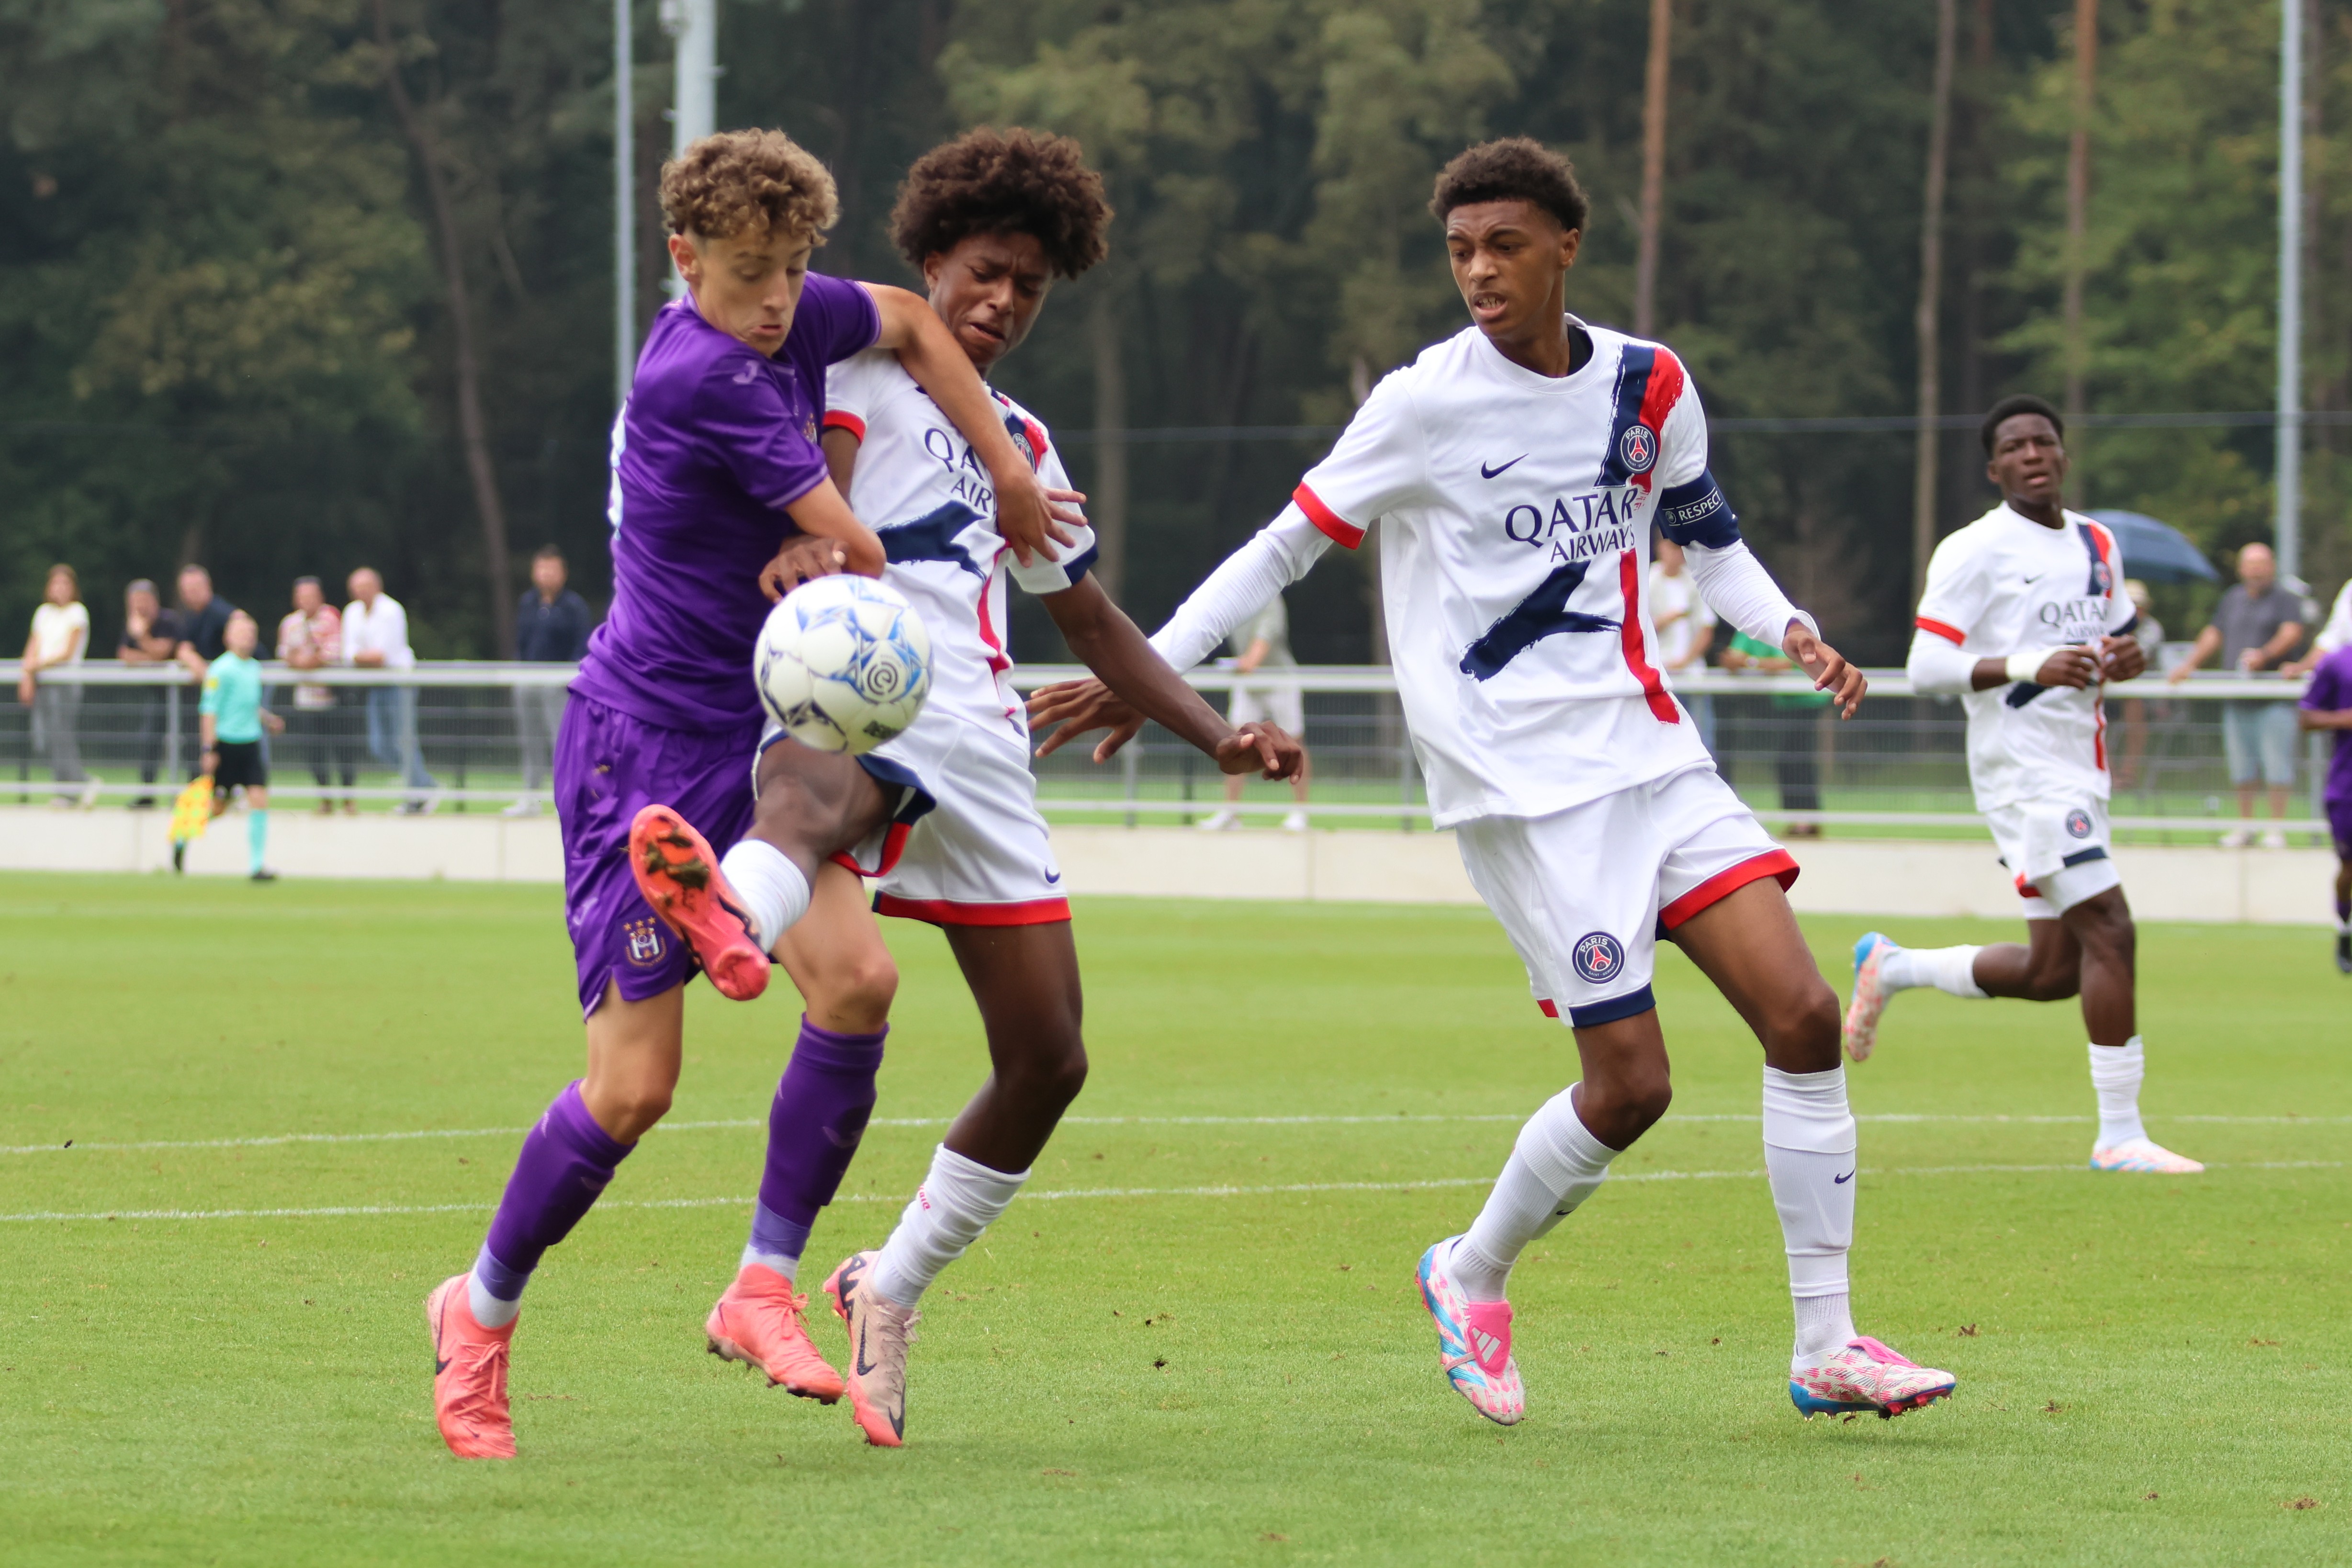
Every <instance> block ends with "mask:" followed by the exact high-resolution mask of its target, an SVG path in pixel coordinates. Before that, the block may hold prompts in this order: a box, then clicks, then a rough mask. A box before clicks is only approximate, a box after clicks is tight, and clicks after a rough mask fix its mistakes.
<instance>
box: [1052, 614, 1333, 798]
mask: <svg viewBox="0 0 2352 1568" xmlns="http://www.w3.org/2000/svg"><path fill="white" fill-rule="evenodd" d="M1044 604H1045V608H1046V610H1047V612H1048V613H1049V614H1051V615H1052V616H1053V617H1054V624H1055V626H1059V627H1060V628H1061V631H1062V637H1063V639H1064V640H1065V641H1066V642H1067V643H1068V644H1069V645H1070V651H1071V652H1072V653H1075V654H1076V655H1077V656H1078V658H1079V659H1080V660H1081V661H1083V662H1084V663H1085V664H1086V666H1087V668H1089V669H1091V670H1093V671H1094V672H1095V674H1096V675H1097V677H1099V678H1100V679H1101V682H1102V686H1103V688H1104V689H1105V690H1106V691H1107V692H1108V693H1109V694H1110V696H1111V697H1112V698H1113V699H1114V700H1117V701H1118V702H1121V703H1123V704H1124V705H1126V707H1127V709H1128V710H1129V711H1130V712H1131V714H1132V715H1133V716H1134V717H1133V719H1132V721H1131V723H1130V725H1129V728H1128V730H1127V733H1128V734H1129V735H1131V734H1133V733H1134V730H1135V728H1137V727H1139V726H1140V724H1141V721H1143V720H1145V719H1152V720H1157V721H1159V723H1160V726H1161V728H1163V729H1165V730H1167V731H1170V732H1171V733H1172V734H1174V735H1177V736H1178V737H1180V738H1181V739H1183V740H1185V741H1188V742H1192V744H1193V745H1194V746H1197V747H1199V748H1200V749H1201V750H1202V751H1203V752H1207V753H1208V754H1209V755H1210V756H1212V757H1214V758H1215V759H1216V761H1217V766H1218V767H1219V768H1220V769H1222V770H1223V771H1224V772H1226V773H1249V772H1252V771H1253V770H1255V771H1258V772H1262V773H1264V774H1265V776H1266V777H1267V778H1270V779H1286V778H1289V777H1292V776H1293V775H1294V774H1296V773H1297V772H1298V770H1299V768H1300V766H1301V765H1302V763H1304V761H1305V753H1304V752H1303V751H1302V749H1301V748H1300V746H1299V744H1298V742H1297V740H1296V739H1295V738H1293V737H1292V736H1289V735H1286V734H1285V733H1284V732H1283V731H1280V730H1278V729H1276V728H1275V727H1274V726H1273V725H1271V724H1245V725H1244V726H1243V727H1242V728H1241V729H1239V730H1235V729H1234V727H1233V726H1232V725H1230V724H1228V723H1226V722H1225V721H1224V720H1223V718H1222V717H1220V716H1219V714H1218V712H1217V710H1215V709H1213V708H1212V707H1210V706H1209V705H1208V703H1207V702H1205V701H1203V700H1202V697H1201V694H1200V693H1199V692H1197V691H1195V690H1193V689H1192V688H1191V687H1190V686H1188V685H1186V684H1185V682H1184V678H1183V677H1182V676H1181V675H1178V674H1177V673H1176V671H1175V670H1174V669H1172V668H1170V667H1169V664H1168V661H1167V660H1166V659H1163V658H1160V654H1159V651H1158V650H1157V649H1155V648H1154V647H1152V646H1151V644H1150V641H1149V640H1148V639H1146V638H1145V637H1144V635H1143V633H1142V631H1141V629H1140V628H1139V627H1138V626H1136V624H1135V623H1134V622H1133V621H1131V620H1129V618H1128V616H1127V612H1126V611H1124V610H1122V609H1120V608H1119V607H1118V605H1114V604H1112V603H1111V602H1110V595H1108V594H1106V593H1104V592H1103V591H1102V586H1101V584H1097V582H1096V581H1095V580H1094V579H1093V578H1092V577H1081V578H1079V579H1078V580H1077V582H1076V584H1073V585H1072V586H1070V587H1068V588H1066V589H1064V590H1063V591H1062V592H1061V593H1058V594H1048V595H1045V599H1044ZM1076 733H1077V731H1075V730H1072V729H1070V728H1069V727H1068V726H1067V725H1065V726H1064V727H1063V728H1062V729H1061V730H1058V731H1055V733H1054V734H1053V735H1052V736H1051V737H1049V738H1048V739H1047V741H1046V742H1045V744H1044V745H1043V746H1040V747H1039V748H1038V752H1037V754H1038V755H1040V756H1045V755H1049V754H1050V753H1051V752H1053V751H1054V750H1055V749H1056V748H1057V747H1058V746H1059V745H1060V744H1061V742H1062V741H1063V739H1064V738H1065V737H1066V736H1068V735H1075V734H1076ZM1121 738H1122V740H1123V739H1124V737H1121ZM1113 749H1114V750H1115V749H1116V748H1113ZM1106 755H1108V752H1099V751H1098V753H1097V761H1099V760H1101V758H1102V757H1103V756H1106Z"/></svg>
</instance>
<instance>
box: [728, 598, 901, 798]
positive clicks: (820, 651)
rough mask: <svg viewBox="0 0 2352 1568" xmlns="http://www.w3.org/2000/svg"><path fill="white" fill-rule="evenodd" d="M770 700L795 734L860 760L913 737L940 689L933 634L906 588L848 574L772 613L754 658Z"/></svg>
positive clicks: (763, 697)
mask: <svg viewBox="0 0 2352 1568" xmlns="http://www.w3.org/2000/svg"><path fill="white" fill-rule="evenodd" d="M751 673H752V677H753V679H756V680H757V681H758V682H759V686H760V700H761V702H762V703H764V704H766V706H767V710H768V712H769V713H770V714H771V715H772V717H773V718H774V719H775V721H776V722H777V723H779V724H782V726H783V727H784V731H785V732H786V733H787V734H789V735H791V736H792V738H793V740H795V741H798V742H801V743H802V744H803V745H804V746H814V748H816V749H817V750H818V751H820V752H847V753H848V754H849V755H851V756H853V757H854V756H858V755H861V754H863V753H864V752H870V751H872V750H873V749H874V748H875V747H877V746H878V745H881V744H882V743H883V742H886V741H888V740H891V739H893V738H895V737H896V736H898V735H899V734H901V733H903V732H904V731H905V730H906V728H907V726H908V725H909V724H912V723H913V722H914V721H915V715H916V714H918V713H919V712H921V711H922V710H923V700H924V699H925V698H926V697H928V696H929V695H930V690H931V634H930V632H929V629H928V628H926V627H925V626H924V625H923V619H922V617H921V616H918V615H917V614H916V613H915V609H914V606H913V605H909V604H908V603H907V601H906V600H905V599H904V598H902V597H900V596H899V595H898V591H897V590H896V589H894V588H889V587H887V586H885V585H884V584H880V583H877V582H876V581H875V580H874V579H873V578H871V577H857V576H851V575H848V574H841V575H836V576H832V577H818V578H815V579H814V580H813V581H810V582H807V583H803V584H801V585H800V586H799V587H797V588H795V589H793V591H792V592H791V593H789V594H787V595H784V597H783V602H782V603H781V604H779V605H777V606H776V607H775V608H774V609H772V610H771V611H769V612H768V623H767V625H765V626H761V628H760V641H759V645H758V647H757V649H756V651H755V652H754V653H753V655H752V658H751Z"/></svg>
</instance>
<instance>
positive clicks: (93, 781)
mask: <svg viewBox="0 0 2352 1568" xmlns="http://www.w3.org/2000/svg"><path fill="white" fill-rule="evenodd" d="M105 782H106V781H105V780H104V779H102V778H100V777H99V776H98V775H97V774H96V773H92V774H90V775H89V777H88V778H86V779H84V780H82V783H81V801H80V805H81V808H82V809H83V810H84V811H94V810H96V809H97V808H98V790H99V786H100V784H104V783H105Z"/></svg>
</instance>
